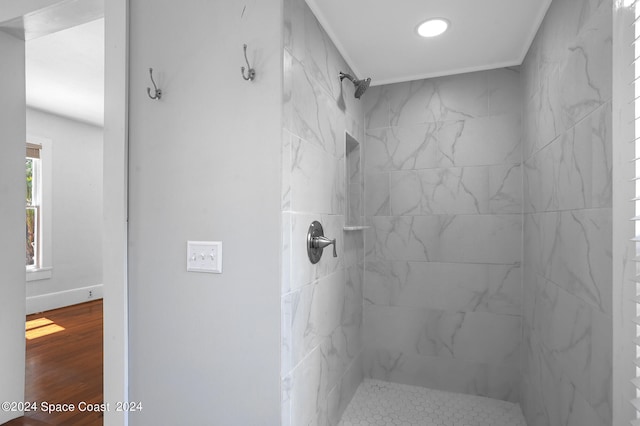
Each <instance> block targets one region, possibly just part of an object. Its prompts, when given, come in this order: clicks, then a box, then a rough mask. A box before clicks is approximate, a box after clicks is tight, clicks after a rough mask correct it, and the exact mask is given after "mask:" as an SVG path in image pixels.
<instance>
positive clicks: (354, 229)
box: [342, 225, 370, 232]
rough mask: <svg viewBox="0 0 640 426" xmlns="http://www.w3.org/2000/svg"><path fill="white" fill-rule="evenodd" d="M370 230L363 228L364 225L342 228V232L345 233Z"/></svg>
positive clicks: (366, 227)
mask: <svg viewBox="0 0 640 426" xmlns="http://www.w3.org/2000/svg"><path fill="white" fill-rule="evenodd" d="M368 228H370V226H365V225H356V226H345V227H344V228H342V230H343V231H345V232H347V231H364V230H365V229H368Z"/></svg>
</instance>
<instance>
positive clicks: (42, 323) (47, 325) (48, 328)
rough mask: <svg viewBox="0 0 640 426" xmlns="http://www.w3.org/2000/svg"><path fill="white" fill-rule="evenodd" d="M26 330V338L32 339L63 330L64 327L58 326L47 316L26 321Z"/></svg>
mask: <svg viewBox="0 0 640 426" xmlns="http://www.w3.org/2000/svg"><path fill="white" fill-rule="evenodd" d="M26 330H27V332H26V338H27V339H28V340H32V339H37V338H38V337H43V336H48V335H50V334H53V333H57V332H59V331H63V330H64V327H61V326H59V325H58V324H56V323H54V322H53V321H51V320H50V319H48V318H45V317H42V318H36V319H34V320H31V321H27V324H26Z"/></svg>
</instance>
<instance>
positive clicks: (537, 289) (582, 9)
mask: <svg viewBox="0 0 640 426" xmlns="http://www.w3.org/2000/svg"><path fill="white" fill-rule="evenodd" d="M611 11H612V2H611V1H610V0H598V1H596V0H593V1H591V0H590V1H580V2H578V1H573V0H556V1H554V2H553V3H552V4H551V7H550V8H549V11H548V12H547V15H546V17H545V19H544V21H543V23H542V25H541V27H540V30H539V32H538V34H537V36H536V38H535V40H534V42H533V44H532V46H531V48H530V50H529V53H528V54H527V57H526V59H525V61H524V64H523V66H522V73H523V87H524V126H523V127H524V145H523V146H524V149H523V159H524V170H525V173H524V257H523V259H524V273H523V277H524V299H523V300H524V327H523V331H524V333H523V334H524V351H523V363H522V364H523V383H522V393H523V398H522V407H523V410H524V413H525V416H526V418H527V422H528V424H529V426H555V425H559V424H563V425H564V424H579V425H585V426H587V425H588V426H590V425H597V426H604V425H611V347H612V342H611V333H612V330H611V308H612V300H611V298H612V296H611V295H612V290H611V280H612V263H611V262H612V259H611V239H612V225H611V164H612V163H611V90H612V89H611V86H612V78H611V73H612V44H611V37H612V15H611V13H612V12H611Z"/></svg>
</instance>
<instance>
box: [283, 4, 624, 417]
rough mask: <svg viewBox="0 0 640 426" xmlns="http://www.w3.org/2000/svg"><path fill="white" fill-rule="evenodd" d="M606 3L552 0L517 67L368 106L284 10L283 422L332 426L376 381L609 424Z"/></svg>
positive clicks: (438, 81)
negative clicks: (334, 249) (320, 250)
mask: <svg viewBox="0 0 640 426" xmlns="http://www.w3.org/2000/svg"><path fill="white" fill-rule="evenodd" d="M611 7H612V4H611V0H584V1H582V0H580V1H578V0H554V1H553V2H552V4H551V6H550V9H549V11H548V12H547V15H546V17H545V20H544V21H543V23H542V25H541V27H540V30H539V31H538V33H537V35H536V37H535V39H534V41H533V44H532V46H531V48H530V50H529V53H528V54H527V56H526V58H525V60H524V62H523V64H522V66H520V67H515V68H503V69H496V70H486V71H479V72H474V73H468V74H461V75H455V76H447V77H438V78H433V79H427V80H420V81H413V82H406V83H397V84H391V85H384V86H374V87H371V88H370V89H369V90H368V91H367V92H366V93H365V95H364V96H363V98H362V100H360V101H359V100H356V99H354V98H353V87H352V86H351V85H350V84H346V82H345V84H344V85H341V84H340V81H339V79H338V73H339V72H340V71H345V72H349V71H350V70H349V68H348V66H347V64H346V62H345V61H344V59H343V58H342V57H341V56H340V54H339V52H338V50H337V49H336V47H335V46H334V45H333V43H332V42H331V40H330V38H329V37H328V36H327V34H326V33H325V32H324V30H323V29H322V26H321V25H320V24H319V23H318V21H317V20H316V18H315V17H314V15H313V13H312V12H311V10H310V9H309V8H308V6H307V5H306V3H305V2H304V0H286V1H285V2H284V15H285V33H284V44H285V47H284V93H283V112H284V114H283V117H284V118H283V143H282V146H283V159H282V165H283V179H282V180H283V190H282V223H283V264H282V271H283V274H282V276H283V283H282V354H283V355H282V371H281V377H282V419H283V422H282V424H283V425H292V426H298V425H308V424H312V425H336V424H338V422H339V420H340V418H341V416H342V414H343V412H344V411H345V410H346V408H347V406H348V404H349V402H350V401H351V399H352V397H353V395H354V394H355V392H356V389H358V386H360V385H361V383H363V380H365V378H368V379H374V380H383V381H387V382H394V383H399V384H403V385H417V386H420V387H424V388H431V389H437V390H439V391H449V392H457V393H464V394H471V395H476V396H482V397H491V398H495V399H499V400H504V401H508V402H514V403H519V404H520V406H521V407H522V411H523V413H524V416H525V418H526V421H527V424H528V425H529V426H534V425H535V426H537V425H540V426H555V425H581V426H589V425H598V426H600V425H602V426H605V425H611V363H612V361H611V33H612V29H611V22H612V16H611ZM359 77H363V76H359ZM373 83H374V84H375V81H374V82H373ZM347 134H348V137H347V136H346V135H347ZM347 141H349V143H347ZM356 148H357V151H358V152H359V153H360V161H361V163H360V164H359V165H358V164H357V163H354V161H353V159H352V158H350V157H349V155H348V153H353V152H355V151H354V149H356ZM354 171H355V172H354ZM354 176H356V178H359V179H360V180H359V181H358V180H357V179H356V181H357V182H361V183H360V184H358V183H354V181H353V177H354ZM362 178H364V179H362ZM361 184H363V185H364V190H362V187H361V186H360V185H361ZM360 195H362V197H361V198H359V196H360ZM313 220H318V221H320V222H321V223H322V224H323V226H324V228H325V235H327V236H328V237H329V238H336V239H337V241H338V257H337V258H333V257H331V254H330V250H325V254H324V256H323V257H322V259H321V261H320V262H319V263H318V264H316V265H312V264H311V263H310V262H309V260H308V259H307V253H306V245H305V238H306V231H307V228H308V226H309V224H310V223H311V222H312V221H313ZM352 225H356V227H353V226H352ZM360 225H366V226H367V227H368V228H366V229H362V227H360ZM345 227H347V229H349V230H345Z"/></svg>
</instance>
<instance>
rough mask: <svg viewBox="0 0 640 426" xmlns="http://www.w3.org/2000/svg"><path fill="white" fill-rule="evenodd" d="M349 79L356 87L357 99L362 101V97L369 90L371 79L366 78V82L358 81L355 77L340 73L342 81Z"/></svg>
mask: <svg viewBox="0 0 640 426" xmlns="http://www.w3.org/2000/svg"><path fill="white" fill-rule="evenodd" d="M345 78H346V79H348V80H351V82H352V83H353V85H354V86H356V92H355V94H354V96H355V97H356V99H360V96H362V95H363V94H364V92H366V91H367V89H368V88H369V84H371V78H366V79H364V80H358V79H357V78H355V77H354V76H352V75H350V74H347V73H344V72H340V81H342V80H344V79H345Z"/></svg>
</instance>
